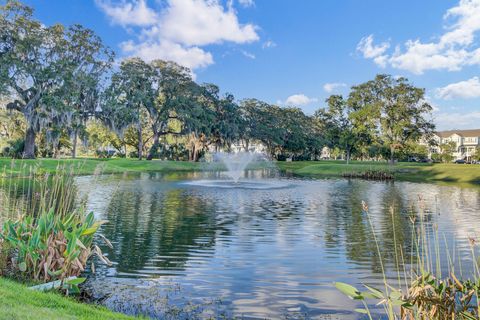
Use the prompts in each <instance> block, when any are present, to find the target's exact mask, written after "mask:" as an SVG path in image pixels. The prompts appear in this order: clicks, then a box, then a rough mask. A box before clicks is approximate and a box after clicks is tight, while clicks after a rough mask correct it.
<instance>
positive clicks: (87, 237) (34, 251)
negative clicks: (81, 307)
mask: <svg viewBox="0 0 480 320" xmlns="http://www.w3.org/2000/svg"><path fill="white" fill-rule="evenodd" d="M104 222H105V221H95V219H94V215H93V213H92V212H90V213H89V214H84V212H83V211H82V210H81V211H76V212H73V213H72V214H69V215H66V216H64V217H62V216H60V215H56V214H55V211H54V209H51V210H50V211H48V212H44V213H42V214H41V215H40V216H39V217H38V218H37V219H34V218H33V217H32V216H22V217H20V219H18V220H17V221H12V220H8V221H6V222H5V224H4V225H3V231H2V233H1V234H0V237H1V238H2V239H3V241H4V242H5V243H6V244H7V245H8V246H9V247H10V248H11V249H13V250H14V252H15V259H14V260H15V263H14V266H15V267H16V268H17V269H18V271H20V272H21V273H22V275H23V276H25V277H28V278H31V279H34V280H37V281H50V280H57V279H60V280H63V279H65V278H68V277H71V276H79V275H80V274H81V273H82V272H83V271H84V269H85V266H86V264H87V260H88V259H89V258H90V257H91V256H92V254H96V255H97V256H99V258H100V259H101V260H102V261H104V262H105V263H110V262H109V261H108V259H107V258H106V257H104V256H103V254H102V252H101V251H100V249H99V248H98V246H96V245H94V244H93V236H94V234H95V232H96V231H97V230H98V228H99V227H100V225H102V224H103V223H104Z"/></svg>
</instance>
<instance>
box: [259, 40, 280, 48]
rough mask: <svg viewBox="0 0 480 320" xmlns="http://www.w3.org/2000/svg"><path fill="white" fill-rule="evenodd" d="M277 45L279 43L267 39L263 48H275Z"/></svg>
mask: <svg viewBox="0 0 480 320" xmlns="http://www.w3.org/2000/svg"><path fill="white" fill-rule="evenodd" d="M276 46H277V44H276V43H275V42H273V41H272V40H267V41H265V42H264V43H262V49H268V48H275V47H276Z"/></svg>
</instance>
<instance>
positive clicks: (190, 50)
mask: <svg viewBox="0 0 480 320" xmlns="http://www.w3.org/2000/svg"><path fill="white" fill-rule="evenodd" d="M120 48H121V49H122V51H123V52H124V53H126V54H128V55H131V56H138V57H141V58H142V59H144V60H146V61H151V60H155V59H163V60H170V61H177V62H179V63H182V65H183V66H185V67H188V68H190V69H192V70H193V69H197V68H203V67H207V66H208V65H211V64H212V63H213V56H212V54H211V53H210V52H206V51H204V50H203V49H201V48H199V47H184V46H182V45H180V44H178V43H174V42H170V41H162V42H153V43H140V44H136V43H134V42H133V41H127V42H123V43H121V44H120Z"/></svg>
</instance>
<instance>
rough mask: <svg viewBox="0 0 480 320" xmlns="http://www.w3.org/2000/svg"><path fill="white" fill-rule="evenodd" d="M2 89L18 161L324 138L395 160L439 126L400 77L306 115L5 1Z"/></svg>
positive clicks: (295, 150)
mask: <svg viewBox="0 0 480 320" xmlns="http://www.w3.org/2000/svg"><path fill="white" fill-rule="evenodd" d="M0 97H1V101H2V105H3V107H4V109H3V110H2V111H1V112H2V113H1V114H0V119H1V120H2V127H1V128H0V135H2V136H3V140H4V141H7V144H8V145H7V146H6V150H4V155H10V156H17V157H23V158H35V157H36V156H37V155H41V156H53V157H55V156H58V155H59V152H60V150H62V149H68V150H69V151H70V152H71V156H72V157H76V156H77V149H78V148H77V145H78V144H79V141H81V142H83V144H82V145H84V146H86V145H88V144H90V145H91V146H95V147H96V151H97V152H100V151H101V150H100V151H99V149H101V148H99V146H103V147H105V146H107V145H108V146H112V147H113V148H114V149H116V150H117V155H118V156H129V155H130V156H135V157H137V158H139V159H142V158H146V159H153V158H162V159H163V158H167V159H182V160H187V159H188V160H190V161H198V160H199V159H200V158H201V157H202V155H203V154H204V153H205V152H206V151H207V150H217V151H220V150H226V151H229V150H231V149H232V146H233V145H236V146H242V148H243V149H244V150H249V149H250V146H251V144H252V143H261V144H262V145H263V146H264V147H265V149H266V150H267V153H268V154H269V155H270V156H271V157H272V158H275V159H278V160H282V159H286V158H292V159H294V160H311V159H318V158H320V157H321V154H322V150H323V149H324V147H328V148H329V149H330V150H331V153H332V154H333V156H334V157H338V156H342V157H344V158H345V159H346V160H347V161H349V160H350V159H351V158H352V157H355V158H362V159H367V158H368V159H371V158H377V159H390V160H391V161H394V160H395V159H398V158H402V157H405V156H406V155H413V154H415V153H421V154H424V153H425V152H426V147H424V146H420V145H419V144H418V142H419V141H420V139H422V138H423V139H427V140H429V139H430V137H431V135H432V133H433V131H434V129H435V127H434V124H433V122H432V121H431V119H430V118H429V114H430V112H431V110H432V107H431V106H430V105H429V104H428V103H427V102H426V101H425V91H424V89H421V88H417V87H415V86H414V85H412V84H411V83H410V82H409V81H408V80H407V79H406V78H395V77H392V76H389V75H377V76H376V77H375V79H373V80H371V81H367V82H365V83H363V84H360V85H357V86H353V87H352V88H351V91H350V93H349V95H348V96H347V97H345V98H344V97H342V96H340V95H332V96H330V97H329V98H328V99H327V100H326V106H325V107H323V108H320V109H319V110H318V111H317V112H315V114H313V115H306V114H305V113H304V112H303V111H302V110H301V109H300V108H296V107H291V106H287V107H280V106H277V105H274V104H269V103H267V102H264V101H260V100H257V99H245V100H242V101H237V100H236V99H235V98H234V96H233V95H232V94H228V93H227V94H225V95H221V94H220V89H219V87H218V86H216V85H214V84H199V83H197V82H196V81H195V80H194V79H193V78H192V74H191V72H190V70H189V69H187V68H185V67H183V66H181V65H179V64H177V63H175V62H171V61H163V60H154V61H151V62H146V61H143V60H142V59H140V58H127V59H123V60H121V61H120V60H117V59H116V58H115V55H114V52H113V51H112V50H111V49H109V48H108V47H107V46H105V44H104V43H103V42H102V39H100V37H98V36H97V35H96V34H95V33H94V32H93V31H92V30H89V29H87V28H85V27H83V26H81V25H72V26H63V25H61V24H56V25H53V26H45V25H44V24H42V23H41V22H40V21H37V20H36V19H35V18H34V17H33V9H32V8H30V7H28V6H26V5H24V4H22V3H20V2H19V1H12V0H9V1H7V2H6V3H5V4H4V5H3V6H2V7H1V8H0ZM129 148H130V149H134V150H135V151H132V152H130V154H128V152H127V151H128V149H129ZM99 155H100V154H99Z"/></svg>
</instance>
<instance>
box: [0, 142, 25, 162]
mask: <svg viewBox="0 0 480 320" xmlns="http://www.w3.org/2000/svg"><path fill="white" fill-rule="evenodd" d="M24 146H25V142H24V140H23V139H16V140H12V141H8V146H6V147H5V148H3V150H2V152H1V156H2V157H6V158H15V159H19V158H22V156H23V148H24Z"/></svg>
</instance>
